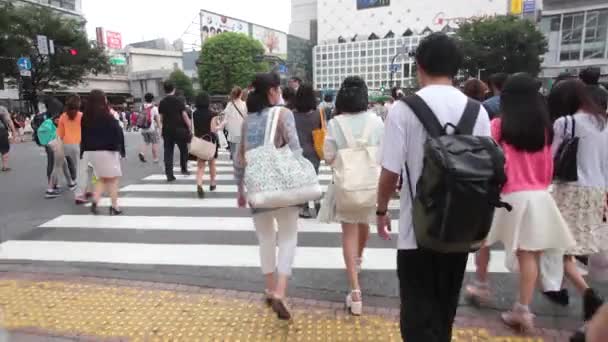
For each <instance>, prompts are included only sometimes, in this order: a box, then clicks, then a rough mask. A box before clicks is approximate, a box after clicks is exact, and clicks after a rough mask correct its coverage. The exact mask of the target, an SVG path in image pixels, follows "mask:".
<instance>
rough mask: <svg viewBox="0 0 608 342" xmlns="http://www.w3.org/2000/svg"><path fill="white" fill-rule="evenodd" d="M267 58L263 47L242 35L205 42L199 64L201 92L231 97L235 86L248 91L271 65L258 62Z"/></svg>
mask: <svg viewBox="0 0 608 342" xmlns="http://www.w3.org/2000/svg"><path fill="white" fill-rule="evenodd" d="M263 54H264V47H263V46H262V44H261V43H260V42H259V41H257V40H255V39H253V38H251V37H249V36H247V35H244V34H241V33H233V32H224V33H222V34H220V35H217V36H215V37H213V38H209V39H208V40H207V41H205V44H204V45H203V48H202V51H201V58H200V63H199V68H198V72H199V79H200V82H201V88H202V89H204V90H206V91H207V92H209V93H212V94H228V93H229V92H230V89H231V88H232V87H233V86H235V85H238V86H241V87H246V86H247V85H249V83H250V82H251V80H252V79H253V76H254V75H255V73H257V72H262V71H264V70H267V68H268V65H267V64H266V63H263V62H256V61H255V57H256V56H261V55H263Z"/></svg>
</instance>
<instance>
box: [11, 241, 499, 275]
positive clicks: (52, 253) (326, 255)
mask: <svg viewBox="0 0 608 342" xmlns="http://www.w3.org/2000/svg"><path fill="white" fill-rule="evenodd" d="M0 247H1V248H0V259H3V260H37V261H62V262H89V263H112V264H134V265H182V266H207V267H259V258H260V257H259V247H258V246H252V245H204V244H203V245H175V244H137V243H107V242H65V241H12V240H11V241H6V242H4V243H2V244H1V245H0ZM396 253H397V252H396V250H394V249H388V248H367V249H366V250H365V262H364V264H363V268H364V269H365V270H376V271H392V272H394V271H395V269H396V260H397V257H396ZM473 259H474V258H473V257H470V258H469V263H468V264H467V271H469V272H472V271H474V270H475V262H474V260H473ZM504 259H505V254H504V252H503V251H492V257H491V258H490V265H489V272H491V273H507V272H508V271H507V270H506V268H505V267H504ZM293 267H294V268H296V269H302V268H304V269H344V261H343V258H342V248H329V247H298V249H297V251H296V257H295V261H294V265H293Z"/></svg>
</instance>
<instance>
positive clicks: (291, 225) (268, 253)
mask: <svg viewBox="0 0 608 342" xmlns="http://www.w3.org/2000/svg"><path fill="white" fill-rule="evenodd" d="M298 215H299V208H294V207H290V208H281V209H277V210H272V211H267V212H262V213H259V214H254V215H253V224H254V226H255V231H256V233H257V236H258V242H259V244H260V261H261V265H262V273H264V274H270V273H274V272H275V270H276V271H277V272H278V273H279V274H281V275H286V276H290V275H291V267H292V265H293V260H294V257H295V253H296V246H297V245H298ZM275 222H276V227H277V228H276V229H275ZM277 246H278V247H279V258H278V262H277V250H276V249H277Z"/></svg>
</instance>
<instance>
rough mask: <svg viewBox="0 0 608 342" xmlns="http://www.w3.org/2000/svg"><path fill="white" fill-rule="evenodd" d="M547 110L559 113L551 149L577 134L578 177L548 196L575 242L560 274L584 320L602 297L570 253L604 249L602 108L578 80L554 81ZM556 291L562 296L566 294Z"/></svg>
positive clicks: (605, 135)
mask: <svg viewBox="0 0 608 342" xmlns="http://www.w3.org/2000/svg"><path fill="white" fill-rule="evenodd" d="M549 108H550V110H551V114H552V115H554V117H559V119H557V120H556V121H555V123H554V130H555V139H554V140H553V153H554V154H555V153H556V152H557V150H558V148H559V146H560V145H561V144H562V142H563V141H564V140H565V139H568V138H570V137H572V136H575V137H577V138H579V143H578V152H577V160H576V163H577V178H578V180H577V181H576V182H572V183H556V184H555V185H554V187H553V197H554V198H555V201H556V202H557V205H558V207H559V209H560V210H561V213H562V215H563V216H564V219H565V220H566V222H567V223H568V226H569V227H570V230H571V231H572V234H573V235H574V238H575V240H576V246H575V247H574V248H570V249H568V250H567V251H566V257H565V258H564V273H565V275H566V278H568V279H569V280H570V282H572V284H573V285H574V286H575V288H576V289H577V290H578V292H579V293H580V294H581V295H582V296H583V319H584V320H585V321H588V320H589V319H591V317H592V316H593V314H594V313H595V311H596V310H597V308H598V307H600V306H601V304H602V303H603V300H602V299H601V298H600V296H599V295H598V294H597V293H596V292H595V291H594V290H593V289H591V288H590V287H589V285H588V284H587V282H586V281H585V279H584V278H583V276H582V275H581V273H580V272H579V270H578V268H577V266H576V261H575V256H589V255H593V254H596V253H599V252H602V251H605V250H606V248H607V245H606V243H608V239H607V238H608V231H607V227H608V226H607V225H606V223H604V222H603V221H604V220H603V216H604V213H605V208H606V191H607V189H608V149H607V146H608V129H606V121H607V118H606V110H605V109H604V108H601V106H600V105H599V104H598V103H597V102H596V101H594V100H593V98H592V96H591V93H590V91H589V89H588V88H587V87H586V86H585V84H584V83H583V82H581V81H579V80H567V81H562V82H560V83H559V84H557V85H556V86H555V87H554V88H553V90H552V91H551V94H550V96H549ZM562 292H563V293H564V294H565V297H566V298H565V299H566V300H567V299H568V296H567V292H566V291H565V290H562ZM566 302H567V301H566Z"/></svg>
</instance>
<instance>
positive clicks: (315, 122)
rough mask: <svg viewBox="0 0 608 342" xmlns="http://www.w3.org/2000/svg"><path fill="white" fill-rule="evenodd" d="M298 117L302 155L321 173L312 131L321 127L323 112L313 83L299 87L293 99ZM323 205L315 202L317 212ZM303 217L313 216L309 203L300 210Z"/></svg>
mask: <svg viewBox="0 0 608 342" xmlns="http://www.w3.org/2000/svg"><path fill="white" fill-rule="evenodd" d="M293 104H294V107H295V111H294V114H293V115H294V117H295V119H296V129H297V131H298V139H299V140H300V145H301V146H302V155H303V156H304V158H306V159H308V161H310V162H311V163H312V165H313V166H314V167H315V171H316V172H317V174H319V166H320V164H321V159H320V158H319V156H318V155H317V152H316V151H315V145H314V141H313V137H312V132H313V131H314V130H316V129H320V128H321V113H320V112H319V110H317V99H316V96H315V91H314V89H313V88H312V86H311V85H308V84H304V85H302V86H300V88H298V91H297V93H296V96H295V98H294V101H293ZM320 207H321V205H320V204H319V203H315V209H316V212H317V213H318V212H319V208H320ZM300 217H301V218H311V217H312V214H311V213H310V208H309V206H308V203H306V204H305V205H304V206H302V209H301V210H300Z"/></svg>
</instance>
